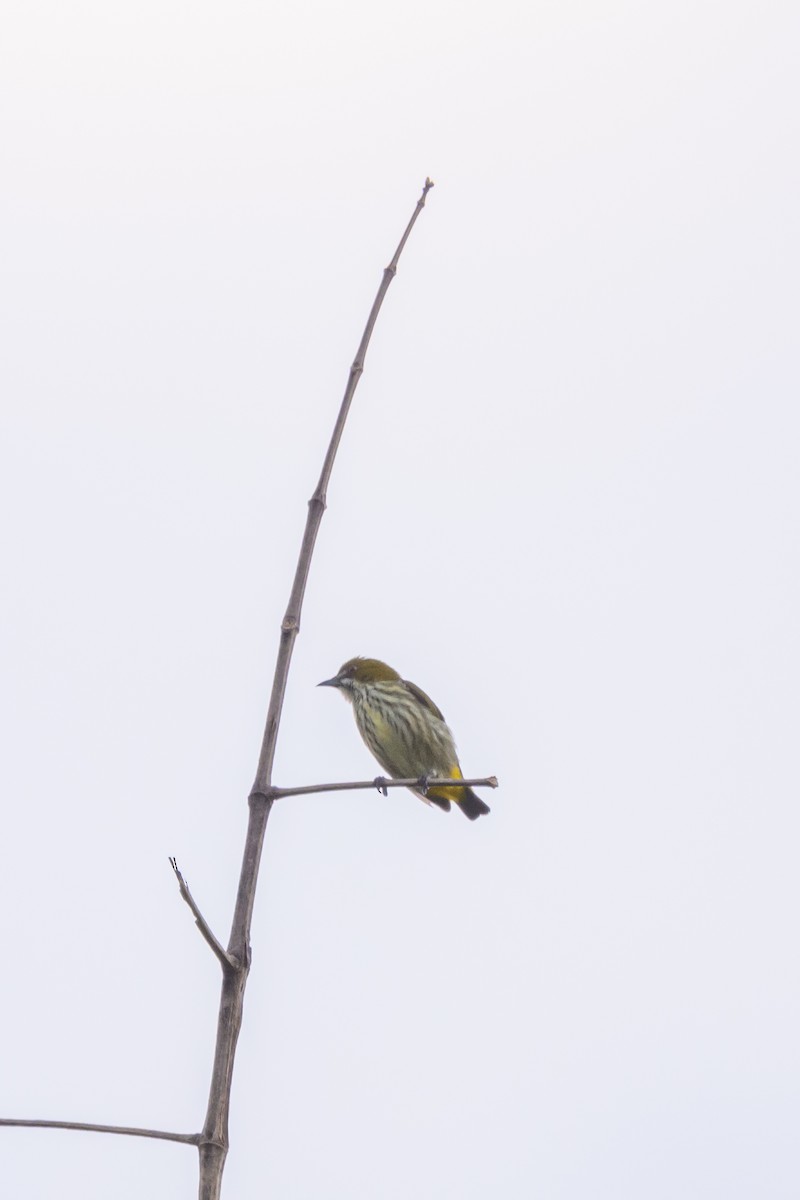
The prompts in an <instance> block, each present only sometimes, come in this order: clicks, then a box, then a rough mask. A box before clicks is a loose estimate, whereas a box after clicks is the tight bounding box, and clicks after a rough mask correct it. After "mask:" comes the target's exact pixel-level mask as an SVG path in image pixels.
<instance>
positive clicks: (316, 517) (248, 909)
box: [199, 179, 433, 1200]
mask: <svg viewBox="0 0 800 1200" xmlns="http://www.w3.org/2000/svg"><path fill="white" fill-rule="evenodd" d="M432 187H433V184H432V183H431V181H430V179H426V180H425V186H424V187H423V189H422V195H421V196H420V198H419V200H418V201H417V205H416V208H415V209H414V212H413V214H412V216H411V220H410V221H409V222H408V225H407V226H406V229H405V232H404V233H403V236H402V238H401V239H400V242H399V244H398V247H397V249H396V251H395V253H394V256H393V258H392V261H391V262H390V264H389V266H388V267H386V269H385V270H384V272H383V278H382V280H381V284H380V287H379V288H378V293H377V295H376V297H375V300H374V302H373V305H372V309H371V310H370V314H369V317H368V318H367V324H366V327H365V329H364V333H363V335H362V337H361V341H360V343H359V346H358V350H357V351H356V357H355V359H354V360H353V364H352V366H351V367H350V375H349V378H348V381H347V386H346V387H345V392H344V397H343V399H342V403H341V407H340V409H339V415H338V417H337V418H336V423H335V425H334V428H333V433H332V435H331V440H330V444H329V446H328V450H327V453H326V455H325V461H324V462H323V464H322V471H321V472H320V477H319V481H318V483H317V486H316V488H315V490H314V494H313V495H312V497H311V499H310V500H309V502H308V516H307V518H306V527H305V531H304V533H303V541H302V543H301V546H300V554H299V556H298V560H297V568H296V570H295V576H294V582H293V584H292V590H291V593H290V595H289V603H288V605H287V608H286V614H285V616H284V618H283V621H282V622H281V636H280V642H279V645H278V656H277V660H276V663H275V674H274V676H273V680H272V691H271V694H270V699H269V706H268V709H267V720H266V725H265V728H264V736H263V738H262V742H261V752H260V754H259V758H258V767H257V769H256V777H255V782H254V783H253V787H252V789H251V793H252V794H251V797H250V816H249V820H248V824H247V835H246V837H245V845H244V854H243V857H242V869H241V873H240V876H239V887H238V891H237V895H236V906H235V908H234V913H233V921H232V923H231V934H230V939H229V942H228V949H227V955H228V958H229V959H230V960H231V962H232V963H236V964H237V965H236V966H235V967H234V968H233V969H231V970H229V971H225V972H223V977H222V994H221V996H220V1005H219V1016H218V1019H217V1041H216V1046H215V1049H214V1065H213V1067H212V1072H211V1085H210V1087H209V1095H208V1108H207V1110H206V1119H205V1123H204V1125H203V1133H202V1137H201V1140H200V1145H199V1153H200V1190H199V1200H219V1196H220V1190H221V1186H222V1172H223V1170H224V1167H225V1159H226V1157H227V1154H228V1115H229V1112H230V1102H231V1084H232V1079H233V1064H234V1059H235V1055H236V1043H237V1041H238V1038H239V1031H240V1029H241V1026H242V1011H243V1006H244V992H245V987H246V984H247V974H248V972H249V969H250V925H251V922H252V918H253V905H254V903H255V895H256V885H257V882H258V869H259V865H260V863H261V850H262V846H263V844H264V834H265V832H266V828H267V821H268V819H269V814H270V812H271V810H272V798H271V793H270V788H271V784H272V766H273V762H274V759H275V744H276V742H277V738H278V728H279V726H280V720H281V712H282V710H283V699H284V695H285V692H286V680H287V677H288V675H289V666H290V663H291V660H292V651H293V649H294V642H295V638H296V637H297V634H298V632H299V629H300V615H301V611H302V607H303V597H304V595H305V590H306V583H307V581H308V573H309V569H310V567H311V557H312V555H313V553H314V544H315V542H316V540H317V533H318V531H319V526H320V522H321V520H322V514H323V512H324V511H325V505H326V495H327V489H328V482H329V480H330V477H331V471H332V470H333V464H334V460H335V458H336V451H337V449H338V447H339V442H340V441H341V437H342V433H343V431H344V426H345V422H346V420H347V414H348V412H349V411H350V404H351V402H352V399H353V395H354V394H355V390H356V387H357V385H358V381H359V379H360V377H361V373H362V372H363V370H364V359H365V357H366V353H367V348H368V346H369V342H370V338H371V336H372V330H373V328H374V326H375V321H376V320H377V317H378V313H379V312H380V309H381V305H382V304H383V299H384V296H385V295H386V292H387V290H388V287H389V284H390V283H391V281H392V279H393V278H394V276H395V273H396V271H397V263H398V260H399V258H400V254H401V253H402V250H403V247H404V246H405V244H406V241H407V240H408V237H409V235H410V233H411V230H412V229H413V227H414V223H415V222H416V220H417V217H418V216H419V214H420V213H421V212H422V209H423V207H424V205H425V198H426V196H427V194H428V192H429V191H430V189H431V188H432Z"/></svg>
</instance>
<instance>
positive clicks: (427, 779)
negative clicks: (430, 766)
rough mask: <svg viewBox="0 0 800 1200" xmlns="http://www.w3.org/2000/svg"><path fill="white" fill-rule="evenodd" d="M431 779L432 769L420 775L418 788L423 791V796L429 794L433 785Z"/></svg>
mask: <svg viewBox="0 0 800 1200" xmlns="http://www.w3.org/2000/svg"><path fill="white" fill-rule="evenodd" d="M431 779H432V774H431V772H430V771H427V772H426V773H425V774H424V775H420V778H419V783H418V784H417V790H418V791H420V792H422V795H423V796H427V794H428V788H429V787H430V785H431Z"/></svg>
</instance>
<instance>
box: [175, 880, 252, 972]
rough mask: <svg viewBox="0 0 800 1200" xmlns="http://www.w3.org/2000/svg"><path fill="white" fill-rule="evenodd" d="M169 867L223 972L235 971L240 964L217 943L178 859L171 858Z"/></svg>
mask: <svg viewBox="0 0 800 1200" xmlns="http://www.w3.org/2000/svg"><path fill="white" fill-rule="evenodd" d="M169 865H170V866H171V867H172V869H173V871H174V872H175V878H176V879H177V880H178V887H179V888H180V892H181V896H182V897H183V899H184V900H185V901H186V903H187V904H188V905H189V908H190V909H191V910H192V913H193V914H194V920H195V924H196V925H197V928H198V929H199V930H200V932H201V933H202V935H203V937H204V938H205V939H206V941H207V942H208V944H209V946H210V947H211V949H212V950H213V951H214V953H215V954H216V956H217V958H218V959H219V961H220V963H221V965H222V969H223V971H230V970H231V969H234V970H235V969H236V967H238V965H239V964H238V962H237V961H236V960H235V959H234V958H232V957H231V955H230V954H228V952H227V950H226V949H225V947H224V946H222V945H221V944H220V943H219V942H218V941H217V939H216V938H215V937H214V934H213V933H212V931H211V926H210V925H209V923H208V921H207V920H206V919H205V917H204V916H203V914H202V913H201V912H200V909H199V908H198V907H197V904H196V902H195V898H194V896H193V895H192V893H191V892H190V891H189V885H188V883H187V882H186V880H185V879H184V878H183V875H182V874H181V872H180V870H179V869H178V862H177V859H175V858H170V860H169Z"/></svg>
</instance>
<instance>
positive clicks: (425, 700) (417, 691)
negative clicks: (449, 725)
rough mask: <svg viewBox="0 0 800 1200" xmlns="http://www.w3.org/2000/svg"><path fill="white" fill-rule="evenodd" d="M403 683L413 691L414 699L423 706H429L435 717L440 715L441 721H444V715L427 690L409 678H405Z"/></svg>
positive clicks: (429, 710) (428, 708)
mask: <svg viewBox="0 0 800 1200" xmlns="http://www.w3.org/2000/svg"><path fill="white" fill-rule="evenodd" d="M403 683H404V684H405V685H406V687H407V688H408V690H409V691H410V692H411V695H412V696H413V697H414V699H415V700H418V701H419V702H420V704H421V705H422V707H423V708H427V710H428V712H432V713H433V715H434V716H435V717H438V718H439V720H440V721H444V716H443V715H442V713H441V712H440V710H439V709H438V708H437V707H436V705H435V704H434V703H433V701H432V700H431V698H430V696H428V695H427V694H426V693H425V692H423V690H422V688H421V687H417V685H416V684H415V683H409V681H408V680H407V679H404V680H403Z"/></svg>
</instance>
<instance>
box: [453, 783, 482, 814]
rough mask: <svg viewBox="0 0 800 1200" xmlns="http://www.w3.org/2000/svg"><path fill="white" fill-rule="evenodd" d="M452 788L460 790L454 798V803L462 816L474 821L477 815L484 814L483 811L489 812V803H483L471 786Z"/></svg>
mask: <svg viewBox="0 0 800 1200" xmlns="http://www.w3.org/2000/svg"><path fill="white" fill-rule="evenodd" d="M453 790H454V791H458V792H460V796H458V797H457V798H456V804H457V805H458V807H459V808H460V809H461V811H462V812H463V814H464V816H465V817H469V819H470V821H475V820H476V819H477V818H478V817H482V816H484V814H485V813H488V812H491V809H490V808H489V805H488V804H484V802H483V800H481V798H480V796H478V795H476V793H475V792H473V790H472V788H454V789H453Z"/></svg>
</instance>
